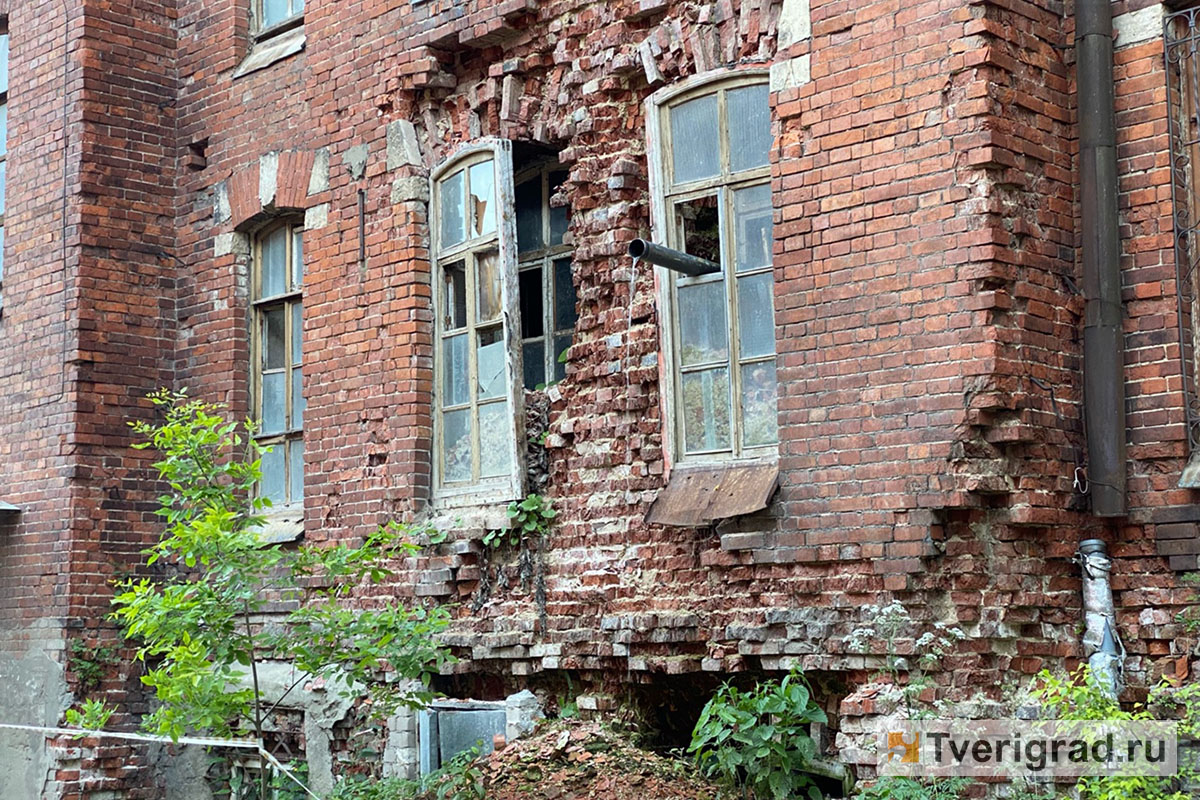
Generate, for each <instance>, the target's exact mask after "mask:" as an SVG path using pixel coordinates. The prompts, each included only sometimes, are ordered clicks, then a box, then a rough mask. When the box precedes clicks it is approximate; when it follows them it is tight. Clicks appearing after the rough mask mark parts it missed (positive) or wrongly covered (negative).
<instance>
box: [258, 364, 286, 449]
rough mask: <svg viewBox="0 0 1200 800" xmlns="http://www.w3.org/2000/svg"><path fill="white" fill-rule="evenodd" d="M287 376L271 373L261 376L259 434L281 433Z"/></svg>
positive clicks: (283, 420) (282, 429)
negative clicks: (260, 427) (260, 420)
mask: <svg viewBox="0 0 1200 800" xmlns="http://www.w3.org/2000/svg"><path fill="white" fill-rule="evenodd" d="M286 389H287V374H286V373H283V372H272V373H269V374H267V375H263V376H262V430H261V431H259V432H260V433H264V434H272V433H283V431H284V429H285V428H284V426H285V425H286V422H285V419H284V411H285V408H286V405H285V404H286V399H285V397H284V393H285V392H286Z"/></svg>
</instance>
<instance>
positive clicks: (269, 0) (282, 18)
mask: <svg viewBox="0 0 1200 800" xmlns="http://www.w3.org/2000/svg"><path fill="white" fill-rule="evenodd" d="M253 2H254V19H255V22H256V27H257V30H258V32H259V34H260V35H261V34H266V35H270V34H272V33H275V32H277V31H280V30H281V29H282V28H284V27H287V26H285V23H293V22H299V21H300V20H301V19H302V17H303V14H304V0H253Z"/></svg>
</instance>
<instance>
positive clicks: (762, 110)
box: [725, 83, 772, 172]
mask: <svg viewBox="0 0 1200 800" xmlns="http://www.w3.org/2000/svg"><path fill="white" fill-rule="evenodd" d="M725 102H726V105H727V109H726V110H727V112H728V115H729V167H730V169H732V170H733V171H734V172H738V171H740V170H744V169H753V168H754V167H764V166H766V165H767V159H768V157H769V154H770V151H771V143H772V137H771V106H770V103H769V101H768V99H767V85H766V84H765V83H756V84H754V85H753V86H742V87H740V88H738V89H730V90H729V92H728V93H727V94H726V96H725Z"/></svg>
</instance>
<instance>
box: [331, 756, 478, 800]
mask: <svg viewBox="0 0 1200 800" xmlns="http://www.w3.org/2000/svg"><path fill="white" fill-rule="evenodd" d="M481 751H482V748H481V745H480V743H479V742H476V743H475V745H474V746H473V747H471V748H469V749H467V750H464V751H463V752H461V753H459V754H458V755H456V756H455V757H454V758H452V759H451V760H450V761H448V762H446V763H445V764H443V765H442V767H441V769H438V770H436V771H434V772H431V773H429V774H428V775H425V776H424V777H422V778H421V779H420V780H416V781H413V780H408V779H405V778H384V779H382V780H372V779H357V780H348V781H343V782H342V783H340V784H338V787H337V789H336V790H334V793H333V795H332V796H331V797H330V799H329V800H417V798H436V800H483V799H484V798H485V797H486V796H487V793H486V791H485V789H484V784H483V770H482V769H480V766H479V759H480V757H481V756H480V754H481Z"/></svg>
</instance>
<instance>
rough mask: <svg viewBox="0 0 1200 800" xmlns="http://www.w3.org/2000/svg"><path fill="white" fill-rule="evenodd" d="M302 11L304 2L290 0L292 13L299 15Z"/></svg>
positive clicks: (302, 0) (301, 0)
mask: <svg viewBox="0 0 1200 800" xmlns="http://www.w3.org/2000/svg"><path fill="white" fill-rule="evenodd" d="M303 10H304V0H292V11H294V12H296V13H297V14H299V13H300V12H301V11H303Z"/></svg>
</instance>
